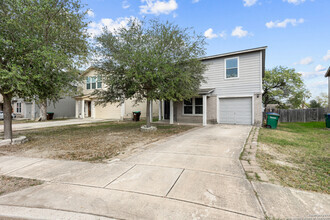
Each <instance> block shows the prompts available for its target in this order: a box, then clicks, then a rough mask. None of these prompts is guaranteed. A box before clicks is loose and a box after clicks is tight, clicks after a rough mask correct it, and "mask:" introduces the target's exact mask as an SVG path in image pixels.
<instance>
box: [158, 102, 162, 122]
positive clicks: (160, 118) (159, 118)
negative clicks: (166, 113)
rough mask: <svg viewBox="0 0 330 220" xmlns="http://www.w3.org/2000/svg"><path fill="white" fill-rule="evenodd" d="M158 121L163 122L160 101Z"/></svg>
mask: <svg viewBox="0 0 330 220" xmlns="http://www.w3.org/2000/svg"><path fill="white" fill-rule="evenodd" d="M158 120H159V121H160V120H162V101H161V100H159V106H158Z"/></svg>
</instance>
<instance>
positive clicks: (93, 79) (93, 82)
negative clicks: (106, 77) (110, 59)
mask: <svg viewBox="0 0 330 220" xmlns="http://www.w3.org/2000/svg"><path fill="white" fill-rule="evenodd" d="M91 78H92V89H96V76H92V77H91Z"/></svg>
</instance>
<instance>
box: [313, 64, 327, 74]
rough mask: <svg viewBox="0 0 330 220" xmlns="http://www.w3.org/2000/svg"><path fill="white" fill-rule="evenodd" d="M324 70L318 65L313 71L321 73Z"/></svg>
mask: <svg viewBox="0 0 330 220" xmlns="http://www.w3.org/2000/svg"><path fill="white" fill-rule="evenodd" d="M325 69H326V68H325V67H324V66H322V65H321V64H319V65H317V66H316V67H315V71H316V72H320V71H323V70H325Z"/></svg>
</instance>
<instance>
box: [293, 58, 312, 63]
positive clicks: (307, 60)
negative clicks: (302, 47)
mask: <svg viewBox="0 0 330 220" xmlns="http://www.w3.org/2000/svg"><path fill="white" fill-rule="evenodd" d="M311 63H313V58H312V57H305V58H302V59H301V60H300V61H299V62H296V63H294V65H297V64H301V65H309V64H311Z"/></svg>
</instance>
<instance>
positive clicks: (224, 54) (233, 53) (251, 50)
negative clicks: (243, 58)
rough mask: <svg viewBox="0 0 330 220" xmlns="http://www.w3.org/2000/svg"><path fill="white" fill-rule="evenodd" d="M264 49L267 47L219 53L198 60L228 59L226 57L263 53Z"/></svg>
mask: <svg viewBox="0 0 330 220" xmlns="http://www.w3.org/2000/svg"><path fill="white" fill-rule="evenodd" d="M266 48H267V46H263V47H256V48H251V49H246V50H238V51H234V52H229V53H221V54H217V55H211V56H206V57H202V58H200V59H201V60H209V59H215V58H220V57H228V56H233V55H237V54H243V53H251V52H256V51H264V50H266Z"/></svg>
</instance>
